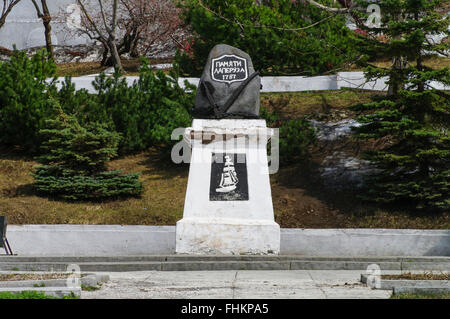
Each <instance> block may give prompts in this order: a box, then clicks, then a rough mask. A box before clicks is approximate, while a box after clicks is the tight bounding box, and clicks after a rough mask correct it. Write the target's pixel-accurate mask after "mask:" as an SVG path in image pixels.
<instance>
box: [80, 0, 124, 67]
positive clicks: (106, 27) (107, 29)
mask: <svg viewBox="0 0 450 319" xmlns="http://www.w3.org/2000/svg"><path fill="white" fill-rule="evenodd" d="M77 4H78V5H79V6H80V8H81V14H82V17H81V23H82V24H81V28H80V30H79V31H81V32H82V33H84V34H86V35H88V36H89V37H90V38H91V39H95V40H98V41H100V42H101V43H102V44H103V46H104V47H105V48H107V49H108V52H109V53H110V55H111V60H112V64H113V65H114V68H115V69H116V70H120V71H123V68H122V63H121V61H120V56H119V52H118V50H117V39H116V32H117V12H118V5H119V0H97V4H98V10H95V9H93V7H92V6H91V4H92V1H87V0H77Z"/></svg>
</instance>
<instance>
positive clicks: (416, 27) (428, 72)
mask: <svg viewBox="0 0 450 319" xmlns="http://www.w3.org/2000/svg"><path fill="white" fill-rule="evenodd" d="M376 3H377V4H378V5H380V7H381V18H382V19H381V25H380V26H379V27H378V28H368V27H366V28H364V29H365V30H364V31H365V35H364V36H363V35H361V36H360V37H359V39H358V43H357V45H359V46H360V48H361V49H363V50H365V52H366V53H368V54H375V53H376V55H377V56H378V57H379V58H387V59H390V60H392V65H391V66H390V67H386V68H383V67H377V66H375V65H372V64H370V63H368V62H366V64H365V65H366V68H365V75H366V78H367V79H368V80H374V79H379V78H382V77H386V78H388V82H387V83H388V84H389V90H388V94H386V95H385V96H381V97H378V98H376V99H374V100H373V101H372V102H371V103H367V104H363V105H358V106H355V107H354V108H353V109H355V110H359V111H361V112H362V115H361V116H360V117H359V118H358V120H359V121H360V123H362V124H363V125H361V126H360V127H359V128H357V129H356V130H355V131H356V136H357V137H359V138H361V139H381V138H382V139H383V140H384V141H386V143H385V146H384V147H383V148H382V149H378V150H372V151H368V152H367V158H368V159H369V160H371V161H372V162H374V163H375V164H376V166H377V167H378V168H379V169H380V173H379V174H377V175H376V176H373V177H372V178H370V179H369V184H368V185H369V186H370V188H369V189H368V194H366V195H365V196H364V198H366V199H370V200H374V201H377V202H382V203H402V204H403V205H405V204H406V205H408V206H409V205H410V204H411V205H412V206H413V207H415V208H418V209H424V210H429V211H439V210H447V211H448V210H449V208H450V137H449V124H450V93H449V92H448V91H445V90H443V88H445V86H447V90H448V87H449V86H450V71H449V68H448V67H445V68H444V67H441V68H439V67H438V68H431V67H429V66H426V64H425V61H426V59H427V58H429V57H430V56H435V55H438V54H448V52H450V50H449V48H450V47H449V42H445V41H444V42H441V43H435V42H434V41H432V40H431V37H432V36H436V35H439V34H441V35H442V34H444V35H446V36H448V35H449V31H448V27H449V17H448V15H446V14H443V13H442V11H441V10H440V8H442V6H444V5H445V4H446V3H448V0H447V1H442V0H381V1H378V2H376ZM368 4H369V2H365V4H363V6H364V7H367V5H368Z"/></svg>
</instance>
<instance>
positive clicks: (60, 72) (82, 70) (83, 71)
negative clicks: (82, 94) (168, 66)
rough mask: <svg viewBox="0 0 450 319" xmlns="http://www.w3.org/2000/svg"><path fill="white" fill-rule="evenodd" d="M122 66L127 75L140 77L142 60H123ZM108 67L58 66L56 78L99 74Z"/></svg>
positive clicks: (152, 61)
mask: <svg viewBox="0 0 450 319" xmlns="http://www.w3.org/2000/svg"><path fill="white" fill-rule="evenodd" d="M149 62H150V64H160V63H172V59H149ZM122 66H123V69H124V73H125V75H139V67H140V66H141V60H140V59H130V60H122ZM108 68H109V67H108V66H101V65H100V62H71V63H63V64H58V65H57V69H56V76H60V77H64V76H67V75H71V76H82V75H89V74H98V73H101V72H102V71H104V70H106V69H108Z"/></svg>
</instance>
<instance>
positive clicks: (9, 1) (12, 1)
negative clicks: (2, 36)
mask: <svg viewBox="0 0 450 319" xmlns="http://www.w3.org/2000/svg"><path fill="white" fill-rule="evenodd" d="M19 2H20V0H2V2H1V3H2V4H1V6H2V7H1V8H2V10H1V13H0V28H1V27H3V25H4V24H5V22H6V17H7V16H8V14H9V13H10V12H11V10H12V9H13V8H14V6H15V5H16V4H18V3H19Z"/></svg>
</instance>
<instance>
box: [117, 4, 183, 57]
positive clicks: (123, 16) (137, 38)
mask: <svg viewBox="0 0 450 319" xmlns="http://www.w3.org/2000/svg"><path fill="white" fill-rule="evenodd" d="M118 24H119V29H120V32H121V40H120V43H119V45H118V47H119V54H125V53H130V55H131V56H133V57H137V56H140V55H147V54H148V52H149V50H150V48H151V47H152V45H153V44H155V43H156V42H157V41H160V40H166V41H167V40H169V39H172V40H174V41H175V42H177V40H176V39H175V37H177V36H178V35H179V34H181V33H182V32H181V27H180V26H181V20H180V19H179V12H178V9H177V8H176V7H175V5H174V3H173V0H120V12H119V18H118Z"/></svg>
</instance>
